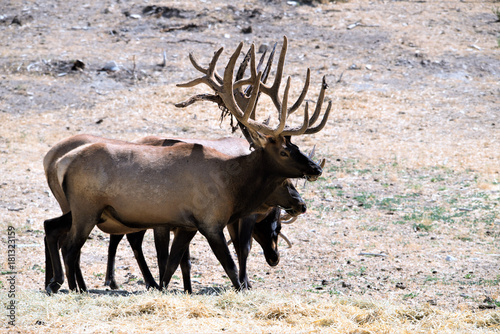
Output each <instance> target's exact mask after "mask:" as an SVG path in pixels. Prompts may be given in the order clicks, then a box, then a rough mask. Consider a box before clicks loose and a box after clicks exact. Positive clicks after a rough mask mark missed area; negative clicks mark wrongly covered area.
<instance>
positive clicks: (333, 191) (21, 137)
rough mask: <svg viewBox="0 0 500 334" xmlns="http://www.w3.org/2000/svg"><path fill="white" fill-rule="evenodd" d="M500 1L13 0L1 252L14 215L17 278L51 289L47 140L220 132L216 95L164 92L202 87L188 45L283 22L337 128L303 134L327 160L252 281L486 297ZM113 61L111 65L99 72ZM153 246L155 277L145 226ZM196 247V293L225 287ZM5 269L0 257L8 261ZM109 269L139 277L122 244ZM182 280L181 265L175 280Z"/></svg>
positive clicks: (259, 42)
mask: <svg viewBox="0 0 500 334" xmlns="http://www.w3.org/2000/svg"><path fill="white" fill-rule="evenodd" d="M163 7H164V8H163ZM499 7H500V3H498V2H496V1H370V2H368V1H348V2H327V3H323V4H322V3H318V2H313V4H312V5H308V4H303V3H301V2H294V1H288V2H287V1H264V0H249V1H245V2H243V3H238V4H232V3H230V2H223V1H215V0H214V1H210V0H203V1H192V2H185V1H162V2H156V3H155V2H151V1H135V2H130V1H119V0H118V1H110V0H106V1H94V0H89V1H86V2H80V1H79V2H77V1H74V0H66V1H53V2H43V1H34V0H33V1H32V0H25V1H21V2H20V1H9V0H7V1H4V2H3V4H2V10H1V12H0V39H1V40H2V48H1V50H0V52H1V57H0V75H1V81H0V166H1V167H0V168H1V179H0V212H1V215H2V222H1V224H2V229H3V231H4V232H2V233H1V238H2V241H3V242H2V254H6V241H7V232H6V231H7V226H8V225H13V226H15V228H16V233H17V249H18V252H17V258H16V261H17V262H16V267H17V273H18V289H22V290H30V291H38V290H41V289H43V278H44V273H43V271H44V253H43V236H44V233H43V221H44V220H45V219H48V218H52V217H55V216H57V215H59V213H60V211H59V208H58V206H57V203H56V201H55V199H54V198H53V196H52V195H51V194H50V191H49V188H48V186H47V184H46V181H45V177H44V173H43V166H42V159H43V156H44V154H45V153H46V152H47V151H48V150H49V148H50V147H51V146H52V145H54V144H55V143H56V142H57V141H59V140H61V139H63V138H65V137H68V136H70V135H74V134H78V133H91V134H96V135H101V136H104V137H110V138H117V139H124V140H133V139H136V138H140V137H143V136H146V135H152V134H155V135H165V136H190V137H210V138H217V137H222V136H227V135H229V134H230V129H229V126H228V124H226V123H227V122H226V123H223V124H222V125H220V122H219V120H218V117H219V110H218V109H217V108H216V106H215V105H211V104H209V103H201V104H198V105H194V106H192V107H189V108H187V109H177V108H175V107H174V105H173V104H174V103H177V102H179V101H182V100H185V99H186V98H187V97H189V96H191V95H192V94H194V93H198V92H208V89H207V88H205V87H200V88H196V89H182V88H177V87H176V86H175V84H176V83H181V82H186V81H188V80H190V79H192V78H194V77H196V76H198V73H197V72H196V70H194V68H193V67H192V65H191V64H190V62H189V59H188V57H187V56H188V53H189V52H192V53H193V54H195V55H196V56H197V58H198V59H199V60H200V62H201V63H203V64H207V63H208V61H209V60H210V59H211V57H212V55H213V52H214V51H216V50H217V49H218V48H219V47H221V46H223V47H225V51H224V53H223V55H222V57H221V60H220V61H219V71H222V70H223V64H224V63H225V62H226V61H227V60H228V57H229V55H230V54H231V53H232V51H233V50H234V49H235V48H236V46H237V45H238V43H240V42H241V41H243V42H244V43H245V47H244V50H246V49H247V48H248V47H249V46H250V44H251V43H252V42H254V43H255V44H256V46H257V48H258V49H259V48H261V47H265V46H266V45H267V46H272V45H273V44H274V43H275V42H278V48H279V47H280V46H281V43H282V39H283V35H287V36H288V38H289V48H288V53H287V61H286V64H285V75H287V76H288V75H289V76H291V77H292V92H291V94H292V96H293V97H292V98H296V96H297V95H298V92H299V91H300V89H301V87H302V84H303V82H304V78H305V73H306V68H308V67H309V68H310V69H311V77H312V83H311V88H310V92H309V94H308V100H309V101H310V102H313V103H314V102H315V101H316V98H317V94H318V92H319V88H320V84H321V78H322V76H323V75H326V79H327V82H328V83H329V85H330V89H329V90H328V91H327V99H329V100H333V102H334V107H333V112H332V115H331V116H330V121H329V123H328V125H327V126H326V128H325V129H324V130H323V131H322V132H321V133H319V134H316V135H313V136H311V137H304V138H296V139H295V142H296V143H297V144H298V145H299V146H300V147H301V148H303V150H305V151H308V150H311V149H312V147H313V146H314V145H316V152H317V156H318V157H320V158H321V157H322V158H326V159H327V166H326V167H325V173H324V174H323V176H322V177H321V179H320V180H318V181H317V182H316V183H310V184H307V185H304V186H303V181H299V182H298V184H299V190H300V191H301V193H302V194H303V197H304V198H306V199H307V202H308V212H307V213H306V214H304V215H303V216H301V217H300V218H299V220H298V221H297V222H296V223H294V224H293V225H290V226H286V227H285V228H284V232H285V234H286V235H287V236H288V238H289V239H290V240H291V241H292V242H293V247H292V248H287V247H286V245H285V243H284V242H282V244H281V249H282V252H281V262H280V264H279V265H278V266H277V267H275V268H271V267H269V266H268V265H267V264H266V263H265V260H264V258H263V256H262V254H261V251H260V249H259V247H258V245H256V246H255V247H254V250H253V251H252V256H251V257H250V259H249V262H250V263H249V274H250V277H251V280H252V283H253V287H254V289H259V290H260V289H262V290H267V291H269V292H270V293H279V292H281V291H286V292H293V293H296V294H299V295H310V294H319V295H321V296H324V298H336V296H339V295H340V296H355V297H360V296H361V297H362V298H365V296H366V298H372V299H377V300H381V299H388V300H394V301H396V302H398V303H404V304H409V305H427V304H430V305H432V306H435V307H439V308H443V309H458V310H460V309H462V308H467V309H469V308H472V309H475V310H478V311H479V312H480V311H482V310H484V309H488V310H489V309H492V308H495V307H499V306H500V288H499V285H500V249H499V246H500V241H499V238H500V232H499V229H500V205H499V202H500V183H499V182H500V175H499V173H500V103H499V102H500V101H499V97H500V83H499V80H500V49H499V43H500V42H499V38H500V23H499V22H498V17H497V16H496V15H495V14H494V12H493V10H492V9H495V8H499ZM158 8H163V11H159V10H158ZM164 52H165V54H166V61H165V63H163V53H164ZM76 60H80V61H81V62H82V63H83V64H84V68H83V69H82V68H81V66H80V68H78V66H75V64H77V63H76ZM112 61H114V62H115V63H116V65H117V67H118V71H109V70H104V68H105V67H106V65H109V63H110V62H112ZM262 104H263V107H262V119H264V118H265V116H266V115H268V114H271V113H272V112H273V111H272V108H271V104H270V103H269V101H266V100H263V101H262ZM299 120H300V115H299V116H297V117H296V122H297V123H298V122H299ZM108 240H109V237H108V236H107V235H105V234H103V233H101V232H100V231H94V232H93V233H92V235H91V239H90V240H88V242H87V244H86V245H85V247H84V249H83V258H82V268H83V270H84V275H85V278H86V280H87V283H88V286H89V287H90V288H91V289H98V290H100V291H101V290H104V289H105V288H104V287H103V281H104V271H105V263H106V254H107V242H108ZM144 248H145V250H146V254H147V256H148V261H149V263H150V266H151V269H152V271H153V272H154V273H156V272H157V268H156V261H155V259H154V257H155V254H154V247H153V244H152V236H151V235H150V234H149V233H148V234H147V238H146V243H145V245H144ZM192 250H193V272H194V277H193V279H194V290H195V293H210V291H212V290H213V289H212V288H214V287H215V288H228V287H230V282H229V281H228V279H227V278H226V277H225V275H224V272H223V270H222V267H221V266H220V265H219V264H218V263H217V261H216V259H215V256H214V255H213V254H212V253H211V251H210V250H209V247H208V244H207V243H206V241H205V240H204V239H203V238H202V237H200V236H197V237H196V238H195V240H194V241H193V247H192ZM2 258H3V259H6V257H2ZM2 265H3V266H4V268H3V269H2V270H3V271H4V273H5V272H7V271H8V270H7V261H6V260H3V261H2ZM117 265H118V267H117V277H118V281H119V283H120V284H121V287H122V288H123V289H124V290H127V291H129V292H133V291H141V290H144V289H145V288H144V285H143V282H142V277H141V274H140V271H139V269H138V267H137V265H136V263H135V260H134V258H133V254H132V252H131V250H130V248H129V247H128V246H127V245H126V244H125V242H123V244H122V245H121V246H120V249H119V253H118V258H117ZM178 276H180V273H179V275H178ZM4 277H6V276H4ZM0 281H1V282H2V285H3V286H6V284H7V283H6V281H5V279H4V278H3V277H1V276H0ZM181 284H182V283H181V280H180V279H179V278H176V279H175V280H174V282H173V283H172V284H171V286H170V288H171V289H174V290H175V289H181V288H182V287H181ZM64 287H66V286H64ZM64 287H63V288H64Z"/></svg>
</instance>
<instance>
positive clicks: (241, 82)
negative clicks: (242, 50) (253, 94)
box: [233, 44, 257, 89]
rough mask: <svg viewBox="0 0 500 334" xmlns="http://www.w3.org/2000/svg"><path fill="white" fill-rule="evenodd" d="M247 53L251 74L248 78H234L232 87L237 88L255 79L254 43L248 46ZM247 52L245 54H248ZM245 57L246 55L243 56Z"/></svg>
mask: <svg viewBox="0 0 500 334" xmlns="http://www.w3.org/2000/svg"><path fill="white" fill-rule="evenodd" d="M248 53H249V54H250V71H251V76H250V77H249V78H244V79H242V78H240V79H238V78H236V82H235V83H234V84H233V86H234V87H233V88H234V89H238V88H240V87H241V86H244V85H251V84H252V83H253V82H254V81H255V78H256V77H257V70H256V69H255V45H254V44H252V45H251V46H250V50H248ZM248 53H247V55H248ZM245 58H246V56H245ZM235 61H236V60H235ZM244 61H245V60H244ZM245 67H246V66H245ZM252 89H253V88H252Z"/></svg>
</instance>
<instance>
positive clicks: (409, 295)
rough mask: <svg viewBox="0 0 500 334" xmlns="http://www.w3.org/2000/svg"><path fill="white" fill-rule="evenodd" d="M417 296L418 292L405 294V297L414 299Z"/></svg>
mask: <svg viewBox="0 0 500 334" xmlns="http://www.w3.org/2000/svg"><path fill="white" fill-rule="evenodd" d="M415 297H418V292H410V293H407V294H406V295H403V299H413V298H415Z"/></svg>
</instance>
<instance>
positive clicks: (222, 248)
mask: <svg viewBox="0 0 500 334" xmlns="http://www.w3.org/2000/svg"><path fill="white" fill-rule="evenodd" d="M200 232H201V234H203V235H204V236H205V238H207V240H208V243H209V244H210V248H212V251H213V252H214V254H215V256H216V257H217V259H218V260H219V262H220V264H221V265H222V267H223V268H224V270H225V271H226V274H227V276H228V277H229V279H230V280H231V282H232V283H233V286H234V288H235V289H236V290H241V283H240V280H239V279H238V270H237V268H236V264H235V263H234V261H233V259H232V257H231V253H230V252H229V248H228V247H227V242H226V238H225V237H224V233H223V230H222V229H218V230H216V231H203V230H201V229H200Z"/></svg>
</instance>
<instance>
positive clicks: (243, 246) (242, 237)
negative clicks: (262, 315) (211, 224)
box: [237, 218, 255, 289]
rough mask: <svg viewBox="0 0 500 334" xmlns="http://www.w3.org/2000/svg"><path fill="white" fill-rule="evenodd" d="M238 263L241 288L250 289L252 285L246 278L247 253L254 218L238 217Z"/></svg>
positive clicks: (250, 242)
mask: <svg viewBox="0 0 500 334" xmlns="http://www.w3.org/2000/svg"><path fill="white" fill-rule="evenodd" d="M237 224H238V232H239V233H238V239H239V242H238V246H239V253H238V264H239V267H240V273H239V279H240V282H241V285H242V288H243V289H251V288H252V286H251V285H250V282H249V280H248V273H247V262H248V255H249V254H250V250H251V249H252V232H253V229H254V227H255V219H251V218H248V219H240V220H239V221H238V223H237Z"/></svg>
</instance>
